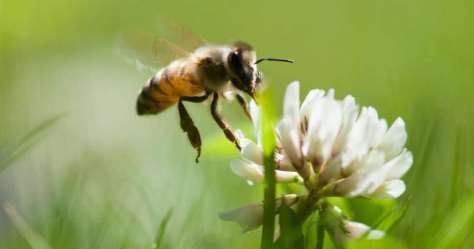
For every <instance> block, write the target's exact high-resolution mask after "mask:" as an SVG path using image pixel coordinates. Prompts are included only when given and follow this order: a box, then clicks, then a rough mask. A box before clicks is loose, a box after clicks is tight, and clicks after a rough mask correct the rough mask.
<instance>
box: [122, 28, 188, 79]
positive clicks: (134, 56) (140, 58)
mask: <svg viewBox="0 0 474 249" xmlns="http://www.w3.org/2000/svg"><path fill="white" fill-rule="evenodd" d="M119 50H120V53H121V54H122V55H124V56H125V57H126V59H127V60H128V61H129V62H132V63H135V64H137V67H138V69H148V70H153V71H156V70H158V69H160V68H162V67H164V66H166V65H168V64H169V63H170V62H171V61H173V60H176V59H178V58H181V57H186V56H188V55H189V54H190V52H188V51H187V50H185V49H183V48H181V47H179V46H178V45H176V44H174V43H172V42H170V41H169V40H167V39H165V38H160V37H158V36H154V35H152V34H149V33H135V34H127V35H121V36H120V38H119Z"/></svg>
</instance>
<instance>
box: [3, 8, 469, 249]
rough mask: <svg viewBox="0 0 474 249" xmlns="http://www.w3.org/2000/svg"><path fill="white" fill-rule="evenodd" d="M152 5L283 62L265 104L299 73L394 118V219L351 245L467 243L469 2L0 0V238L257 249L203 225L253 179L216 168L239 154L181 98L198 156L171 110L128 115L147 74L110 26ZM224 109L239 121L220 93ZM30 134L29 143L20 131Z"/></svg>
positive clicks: (48, 243)
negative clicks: (404, 164) (407, 156)
mask: <svg viewBox="0 0 474 249" xmlns="http://www.w3.org/2000/svg"><path fill="white" fill-rule="evenodd" d="M158 16H166V17H168V18H171V19H173V20H175V21H176V22H178V23H181V24H183V25H185V26H188V27H190V28H191V29H193V30H194V31H195V32H196V33H198V34H200V35H201V36H202V37H205V38H206V39H207V40H208V41H211V42H215V43H225V42H231V41H234V40H236V39H241V40H245V41H248V42H250V43H252V44H253V45H254V46H255V47H256V48H257V53H258V54H259V55H260V56H277V57H290V58H293V59H295V60H296V61H297V63H296V64H294V65H287V64H278V63H273V64H272V63H267V64H262V65H261V66H260V69H261V70H262V71H263V72H264V74H265V75H266V79H267V83H268V84H269V86H270V88H271V89H272V90H273V93H274V100H275V108H276V110H277V113H280V110H281V102H280V100H281V99H282V95H283V92H284V89H285V87H286V84H287V83H289V82H290V81H292V80H300V81H301V83H302V94H305V93H306V92H307V91H308V90H309V89H312V88H323V89H328V88H335V89H336V95H337V96H338V97H343V96H345V95H346V94H351V95H353V96H355V97H356V99H357V100H358V102H359V103H360V104H361V105H372V106H374V107H375V108H376V109H377V110H378V111H379V113H380V115H381V116H383V117H385V118H387V120H388V121H389V122H392V121H393V120H394V119H395V118H396V117H397V116H401V117H403V118H404V120H405V121H406V123H407V129H408V134H409V141H408V145H407V146H408V148H409V149H410V150H412V151H413V153H414V158H415V163H414V166H413V168H412V170H411V171H410V172H409V173H408V175H407V176H406V177H405V180H406V182H407V184H408V189H407V192H406V193H405V194H404V196H403V197H402V198H401V200H400V201H399V202H398V203H406V205H407V206H406V207H407V208H406V212H404V214H403V216H402V218H401V219H400V220H399V221H398V222H397V223H396V224H395V225H394V226H393V227H391V229H390V230H389V231H388V237H387V238H386V239H385V240H382V241H380V242H378V243H370V244H369V245H367V244H363V245H359V246H358V245H354V247H355V248H474V247H473V246H472V245H473V243H474V232H473V231H474V210H473V208H472V207H474V194H473V192H472V191H473V189H474V167H473V163H472V159H473V155H472V153H471V152H472V149H473V148H474V147H473V142H474V140H473V134H474V133H473V132H474V123H473V121H474V120H473V112H474V111H473V108H472V106H473V104H474V100H473V97H474V94H473V93H472V90H473V89H474V87H473V83H474V46H473V44H474V2H473V1H469V0H464V1H463V0H453V1H440V0H434V1H428V0H416V1H409V0H383V1H380V0H370V1H369V0H358V1H355V0H340V1H321V0H317V1H305V2H303V1H281V2H278V1H270V0H265V1H248V0H246V1H217V0H214V1H191V0H188V1H159V0H155V1H150V0H145V1H130V0H125V1H112V0H102V1H92V0H81V1H78V0H76V1H63V0H45V1H33V0H0V156H1V157H3V158H1V157H0V162H3V161H5V162H4V163H3V165H2V168H1V169H0V205H1V206H2V209H1V211H0V248H15V249H16V248H34V249H37V248H114V249H117V248H143V249H145V248H149V249H151V248H153V244H154V243H161V244H160V246H161V248H256V247H257V246H258V243H259V237H260V232H259V231H253V232H250V233H246V234H242V233H241V232H240V229H239V227H238V226H237V225H235V224H231V223H227V222H223V221H221V220H219V218H218V215H217V214H218V213H219V212H220V211H222V210H225V209H229V208H232V207H237V206H240V205H242V204H244V203H247V202H256V201H259V200H261V199H262V198H261V197H262V190H261V188H260V187H250V186H248V185H247V184H246V183H245V182H244V181H242V180H241V179H240V178H238V177H236V176H234V175H233V174H232V172H231V171H230V169H229V167H228V162H229V160H230V159H235V158H237V157H238V153H237V152H236V151H235V150H234V148H233V147H232V146H230V145H228V144H227V143H226V142H225V141H224V139H223V135H222V133H221V131H220V130H219V129H218V128H217V126H216V125H215V123H214V122H213V120H212V118H211V116H210V115H209V114H208V110H207V108H206V107H205V106H201V105H188V109H189V111H190V113H191V115H192V116H193V118H194V119H195V122H196V124H197V126H198V127H199V128H200V130H201V133H202V136H203V143H204V148H203V156H202V158H201V163H200V164H199V166H196V165H195V164H194V163H193V160H194V151H193V150H192V148H191V146H189V145H188V142H187V140H186V137H185V136H184V134H182V132H181V130H180V129H179V126H178V117H177V116H178V115H177V112H176V109H175V108H172V109H170V110H169V111H167V112H165V113H163V114H160V115H159V116H156V117H150V118H142V117H138V116H136V114H135V112H134V104H135V99H136V96H137V93H138V90H139V89H140V87H141V86H142V85H143V84H144V82H145V81H146V79H147V78H149V77H150V75H146V74H143V73H140V72H139V71H137V70H136V68H135V67H134V66H133V65H130V64H127V63H126V62H125V60H123V58H121V57H120V56H119V55H117V53H116V48H115V44H116V37H117V34H118V33H120V32H121V31H124V30H140V31H141V30H147V31H150V32H154V31H155V27H156V25H157V20H158ZM224 111H225V114H226V117H227V118H228V119H229V120H230V121H231V123H232V124H233V126H234V127H239V128H243V127H248V126H249V124H248V123H249V122H247V120H246V119H245V118H244V116H243V114H242V112H241V110H240V109H239V107H238V105H237V104H236V103H231V104H227V105H225V106H224ZM61 114H64V115H63V116H61V118H60V119H59V120H58V121H57V122H56V121H51V120H50V123H54V125H51V126H48V128H47V129H46V128H45V129H41V128H40V129H37V130H34V129H35V127H37V126H38V125H39V124H41V123H42V122H44V121H45V120H49V119H50V118H52V117H56V115H61ZM46 126H47V125H46ZM28 132H30V133H29V134H34V136H32V137H34V139H33V138H30V139H22V138H24V136H25V134H28ZM33 140H34V141H33ZM18 146H20V147H22V148H20V149H19V148H18ZM15 153H16V154H15ZM0 165H1V164H0ZM361 203H362V204H361ZM380 205H382V204H380V203H376V202H374V201H367V200H365V201H364V200H356V201H354V202H351V203H349V206H350V208H351V209H352V210H351V216H352V217H351V218H353V219H355V220H358V221H363V222H366V223H368V224H370V225H376V224H375V223H376V221H377V220H378V219H379V218H380V216H381V213H380V212H375V211H374V212H367V210H378V208H380ZM383 205H385V204H383ZM383 205H382V206H383ZM404 205H405V204H404ZM9 206H10V207H14V209H15V210H16V212H17V215H13V217H16V218H13V219H11V218H9V216H8V215H6V212H5V209H6V210H10V211H11V210H12V209H13V208H10V209H9V208H8V207H9ZM371 208H372V209H371ZM168 210H172V215H171V218H170V219H169V223H168V226H167V229H166V230H165V234H164V236H160V235H159V234H160V231H162V230H160V229H159V227H160V223H162V220H163V217H164V216H165V214H166V213H167V212H168ZM10 216H12V215H10ZM162 224H164V223H162ZM157 238H158V240H159V241H156V240H157ZM326 246H327V247H328V248H329V247H330V243H326Z"/></svg>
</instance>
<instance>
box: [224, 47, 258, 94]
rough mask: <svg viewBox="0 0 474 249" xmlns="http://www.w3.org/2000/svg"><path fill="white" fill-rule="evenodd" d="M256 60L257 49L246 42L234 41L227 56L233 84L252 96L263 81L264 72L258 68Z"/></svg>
mask: <svg viewBox="0 0 474 249" xmlns="http://www.w3.org/2000/svg"><path fill="white" fill-rule="evenodd" d="M256 60H257V57H256V55H255V50H254V49H253V48H252V46H250V44H248V43H245V42H236V43H234V44H233V46H232V51H231V52H230V53H229V55H228V57H227V64H228V66H229V71H230V72H229V73H230V76H231V82H232V85H234V87H236V88H237V89H239V90H241V91H243V92H245V93H247V94H248V95H250V96H251V97H253V96H254V94H255V91H256V89H257V87H258V85H259V84H260V82H261V81H262V74H261V73H260V72H259V71H258V70H257V65H256Z"/></svg>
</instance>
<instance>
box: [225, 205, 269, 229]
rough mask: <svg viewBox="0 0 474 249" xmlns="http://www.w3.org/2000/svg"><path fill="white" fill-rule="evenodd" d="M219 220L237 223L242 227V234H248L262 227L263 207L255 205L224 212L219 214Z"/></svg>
mask: <svg viewBox="0 0 474 249" xmlns="http://www.w3.org/2000/svg"><path fill="white" fill-rule="evenodd" d="M219 218H221V219H222V220H225V221H232V222H236V223H238V224H239V225H240V227H242V232H248V231H251V230H253V229H257V228H258V227H260V226H261V225H262V221H263V205H262V204H257V203H254V204H249V205H246V206H243V207H240V208H236V209H232V210H228V211H224V212H222V213H220V214H219Z"/></svg>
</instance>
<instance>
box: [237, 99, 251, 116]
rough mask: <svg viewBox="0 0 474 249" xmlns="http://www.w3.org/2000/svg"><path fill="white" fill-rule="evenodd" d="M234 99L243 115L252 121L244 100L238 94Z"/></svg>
mask: <svg viewBox="0 0 474 249" xmlns="http://www.w3.org/2000/svg"><path fill="white" fill-rule="evenodd" d="M236 98H237V101H238V102H239V104H240V106H242V108H243V109H244V112H245V115H246V116H247V117H248V118H249V119H250V121H252V115H250V110H249V105H248V103H247V101H246V100H245V98H244V97H243V96H242V95H240V94H237V95H236Z"/></svg>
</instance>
